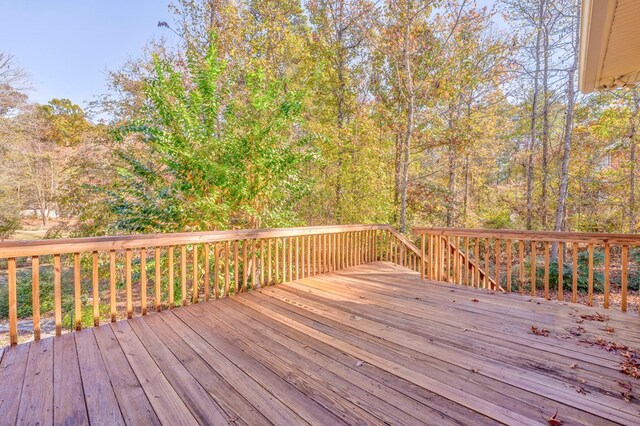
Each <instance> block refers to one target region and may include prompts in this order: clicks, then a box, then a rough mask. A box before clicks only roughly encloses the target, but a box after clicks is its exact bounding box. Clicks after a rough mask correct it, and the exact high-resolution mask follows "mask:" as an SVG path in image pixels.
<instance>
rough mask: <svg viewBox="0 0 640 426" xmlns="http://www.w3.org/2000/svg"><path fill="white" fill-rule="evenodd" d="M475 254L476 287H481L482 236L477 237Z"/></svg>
mask: <svg viewBox="0 0 640 426" xmlns="http://www.w3.org/2000/svg"><path fill="white" fill-rule="evenodd" d="M474 250H475V252H474V256H473V260H474V261H475V266H474V272H475V276H476V278H475V283H474V285H475V287H480V285H481V283H480V238H478V237H476V244H475V247H474Z"/></svg>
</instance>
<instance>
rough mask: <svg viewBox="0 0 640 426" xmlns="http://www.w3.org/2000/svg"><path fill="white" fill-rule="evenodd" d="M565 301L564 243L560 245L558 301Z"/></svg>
mask: <svg viewBox="0 0 640 426" xmlns="http://www.w3.org/2000/svg"><path fill="white" fill-rule="evenodd" d="M563 299H564V243H562V242H560V243H558V300H559V301H562V300H563Z"/></svg>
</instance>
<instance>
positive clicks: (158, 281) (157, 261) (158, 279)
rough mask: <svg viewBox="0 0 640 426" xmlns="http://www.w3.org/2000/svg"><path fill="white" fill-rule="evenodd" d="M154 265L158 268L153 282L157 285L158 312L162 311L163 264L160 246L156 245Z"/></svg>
mask: <svg viewBox="0 0 640 426" xmlns="http://www.w3.org/2000/svg"><path fill="white" fill-rule="evenodd" d="M153 263H154V267H155V270H156V276H155V282H154V283H153V285H154V287H155V290H154V291H155V296H156V312H159V311H160V308H161V307H162V294H161V287H160V286H161V276H162V275H161V269H160V268H161V265H160V247H155V249H154V259H153Z"/></svg>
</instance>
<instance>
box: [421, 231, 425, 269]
mask: <svg viewBox="0 0 640 426" xmlns="http://www.w3.org/2000/svg"><path fill="white" fill-rule="evenodd" d="M424 243H425V236H424V234H422V235H421V236H420V251H421V252H422V259H421V262H420V277H422V279H424V276H425V270H424V269H425V250H424Z"/></svg>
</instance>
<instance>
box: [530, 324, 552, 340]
mask: <svg viewBox="0 0 640 426" xmlns="http://www.w3.org/2000/svg"><path fill="white" fill-rule="evenodd" d="M531 332H532V333H533V334H535V335H537V336H544V337H547V336H548V335H549V330H547V329H546V328H538V327H536V326H535V325H532V326H531Z"/></svg>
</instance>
